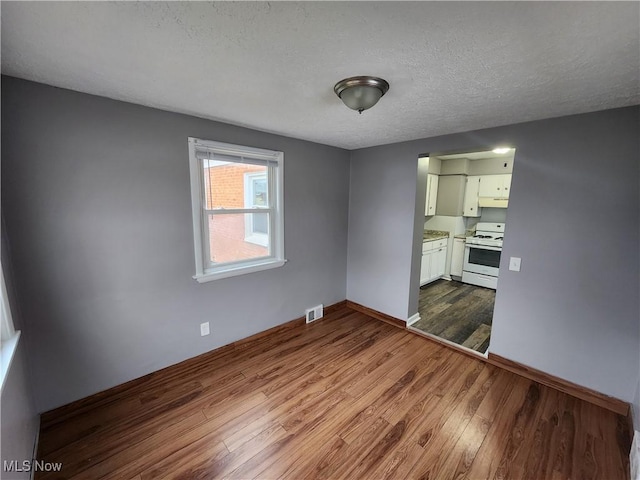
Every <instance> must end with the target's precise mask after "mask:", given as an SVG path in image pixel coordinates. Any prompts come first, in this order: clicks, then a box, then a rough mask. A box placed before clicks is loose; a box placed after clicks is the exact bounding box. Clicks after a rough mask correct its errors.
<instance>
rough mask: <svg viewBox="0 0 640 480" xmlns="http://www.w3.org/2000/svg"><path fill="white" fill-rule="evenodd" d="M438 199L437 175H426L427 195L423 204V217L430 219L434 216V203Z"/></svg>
mask: <svg viewBox="0 0 640 480" xmlns="http://www.w3.org/2000/svg"><path fill="white" fill-rule="evenodd" d="M437 199H438V175H432V174H431V173H430V174H429V175H427V195H426V198H425V204H424V215H425V217H430V216H432V215H435V214H436V201H437Z"/></svg>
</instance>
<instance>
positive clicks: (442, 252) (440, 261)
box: [431, 247, 447, 280]
mask: <svg viewBox="0 0 640 480" xmlns="http://www.w3.org/2000/svg"><path fill="white" fill-rule="evenodd" d="M431 255H432V256H433V258H432V259H431V279H432V280H435V279H436V278H440V277H443V276H444V270H445V266H446V264H447V249H446V247H444V248H439V249H437V250H434V251H433V253H432V254H431Z"/></svg>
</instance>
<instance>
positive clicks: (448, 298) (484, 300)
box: [412, 280, 496, 353]
mask: <svg viewBox="0 0 640 480" xmlns="http://www.w3.org/2000/svg"><path fill="white" fill-rule="evenodd" d="M495 298H496V292H495V291H494V290H491V289H489V288H482V287H476V286H475V285H468V284H466V283H461V282H456V281H455V280H452V281H447V280H436V281H435V282H433V283H430V284H428V285H425V286H424V287H422V288H421V289H420V297H419V301H418V312H419V313H420V321H419V322H416V323H414V324H413V325H412V327H413V328H417V329H419V330H422V331H423V332H426V333H431V334H433V335H437V336H438V337H440V338H444V339H445V340H449V341H451V342H454V343H457V344H458V345H462V346H464V347H467V348H470V349H472V350H475V351H477V352H480V353H484V352H486V351H487V348H488V347H489V340H490V338H491V321H492V319H493V304H494V303H495Z"/></svg>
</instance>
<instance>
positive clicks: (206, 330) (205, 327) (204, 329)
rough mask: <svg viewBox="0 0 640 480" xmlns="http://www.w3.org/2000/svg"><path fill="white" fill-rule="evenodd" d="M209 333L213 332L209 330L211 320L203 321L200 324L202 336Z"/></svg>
mask: <svg viewBox="0 0 640 480" xmlns="http://www.w3.org/2000/svg"><path fill="white" fill-rule="evenodd" d="M209 333H211V332H210V331H209V322H205V323H201V324H200V336H201V337H204V336H205V335H209Z"/></svg>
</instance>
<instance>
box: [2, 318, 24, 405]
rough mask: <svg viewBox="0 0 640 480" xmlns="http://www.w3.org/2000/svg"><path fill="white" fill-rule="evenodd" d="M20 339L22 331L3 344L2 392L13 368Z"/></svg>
mask: <svg viewBox="0 0 640 480" xmlns="http://www.w3.org/2000/svg"><path fill="white" fill-rule="evenodd" d="M19 338H20V330H18V331H17V332H15V333H14V334H13V336H12V337H11V338H9V339H7V340H5V341H4V342H2V351H1V352H0V356H1V357H2V358H1V360H0V361H1V362H2V370H1V371H0V382H1V383H2V385H1V386H0V392H2V390H3V389H4V382H5V380H6V379H7V376H8V375H9V368H11V362H12V361H13V357H14V356H15V353H16V350H17V349H18V339H19Z"/></svg>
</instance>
